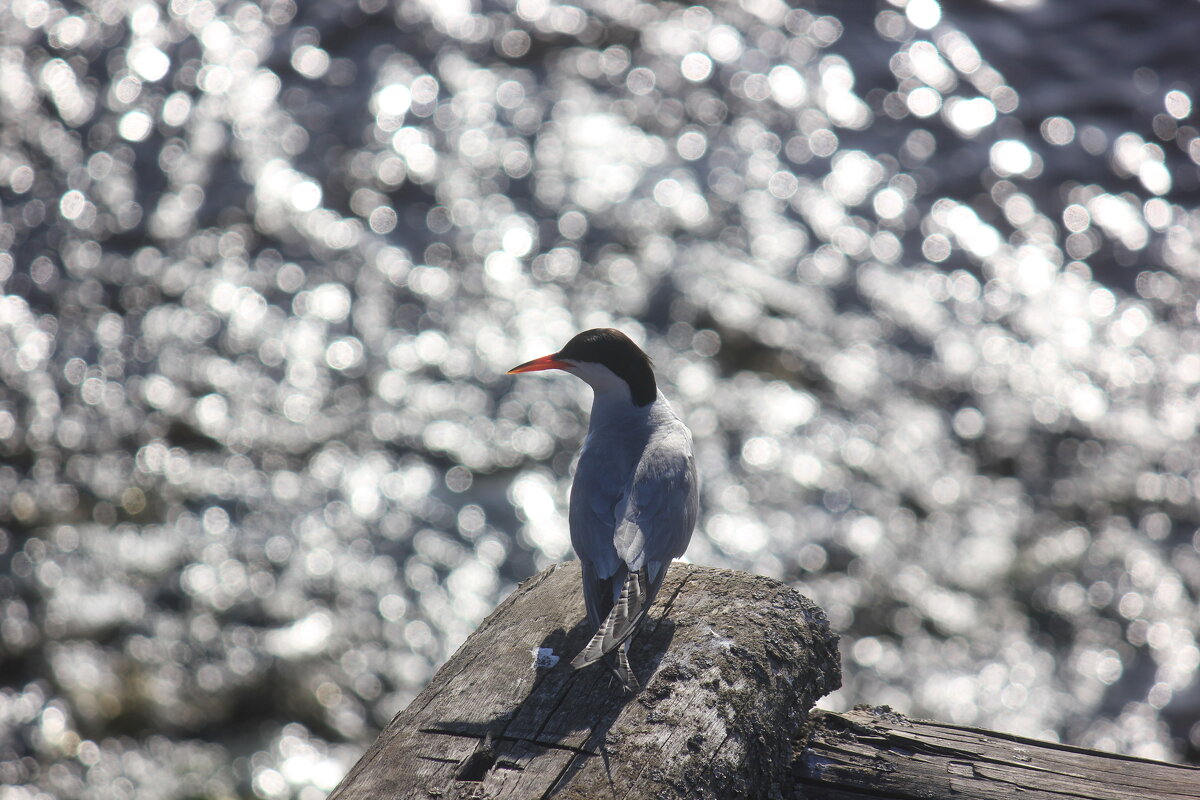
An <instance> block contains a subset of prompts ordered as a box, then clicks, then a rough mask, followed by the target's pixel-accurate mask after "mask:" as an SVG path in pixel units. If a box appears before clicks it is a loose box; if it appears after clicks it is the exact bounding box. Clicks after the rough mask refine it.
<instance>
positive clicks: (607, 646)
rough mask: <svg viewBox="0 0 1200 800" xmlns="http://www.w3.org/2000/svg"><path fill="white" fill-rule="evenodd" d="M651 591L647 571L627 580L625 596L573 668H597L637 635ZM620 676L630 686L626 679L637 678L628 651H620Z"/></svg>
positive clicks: (618, 668)
mask: <svg viewBox="0 0 1200 800" xmlns="http://www.w3.org/2000/svg"><path fill="white" fill-rule="evenodd" d="M648 588H649V587H648V586H647V581H646V570H645V568H642V569H639V570H637V571H636V572H633V571H631V572H630V573H629V574H628V575H626V576H625V585H624V586H623V587H622V588H621V596H620V597H619V598H617V602H616V603H615V604H614V605H613V607H612V610H611V611H609V612H608V616H607V617H605V618H604V622H602V623H601V624H600V629H599V630H598V631H596V634H595V635H594V636H593V637H592V640H591V641H590V642H588V643H587V647H585V648H583V651H582V652H581V653H580V654H579V655H577V656H575V660H574V661H572V662H571V666H573V667H574V668H575V669H581V668H583V667H586V666H588V665H589V664H595V663H596V662H597V661H599V660H600V659H602V658H604V656H606V655H607V654H609V653H611V652H612V651H613V650H616V649H617V648H618V647H620V646H621V644H622V643H623V642H624V641H625V640H626V639H628V638H629V637H630V636H632V635H633V634H634V633H635V632H636V631H637V629H638V626H639V625H641V624H642V619H643V618H644V617H645V616H646V611H647V608H648V605H649V603H648V600H649V599H650V598H649V597H648ZM622 667H624V670H623V671H624V673H625V674H624V675H622V674H621V673H622ZM617 675H618V677H620V678H621V682H622V683H625V684H626V685H627V686H628V685H629V682H628V681H627V680H626V678H627V677H628V678H629V679H632V678H633V673H632V672H630V671H629V660H628V658H626V657H625V652H624V650H622V651H620V653H619V654H618V657H617ZM633 685H635V686H636V685H637V681H633Z"/></svg>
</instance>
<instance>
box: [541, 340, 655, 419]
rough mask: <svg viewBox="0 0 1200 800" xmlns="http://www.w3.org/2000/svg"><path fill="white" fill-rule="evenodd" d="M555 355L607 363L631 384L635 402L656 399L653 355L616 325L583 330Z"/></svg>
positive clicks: (570, 359) (612, 370) (609, 367)
mask: <svg viewBox="0 0 1200 800" xmlns="http://www.w3.org/2000/svg"><path fill="white" fill-rule="evenodd" d="M554 355H555V357H557V358H561V359H566V360H567V361H586V362H588V363H591V364H603V365H604V366H606V367H608V369H609V370H610V371H611V372H612V373H613V374H614V375H616V376H617V377H618V378H621V379H622V380H624V381H625V383H627V384H629V395H630V397H632V398H633V402H634V405H639V406H644V405H648V404H650V403H653V402H654V398H655V397H656V396H657V395H658V385H657V384H656V383H655V382H654V369H653V365H652V364H651V362H650V356H648V355H646V354H645V353H643V352H642V348H640V347H638V346H637V345H636V344H634V343H633V340H632V339H630V338H629V337H628V336H626V335H625V334H623V333H621V332H620V331H619V330H617V329H616V328H592V329H591V330H590V331H584V332H583V333H581V334H578V335H577V336H575V338H573V339H571V341H569V342H567V343H566V345H565V346H564V347H563V349H562V350H559V351H558V352H557V353H555V354H554Z"/></svg>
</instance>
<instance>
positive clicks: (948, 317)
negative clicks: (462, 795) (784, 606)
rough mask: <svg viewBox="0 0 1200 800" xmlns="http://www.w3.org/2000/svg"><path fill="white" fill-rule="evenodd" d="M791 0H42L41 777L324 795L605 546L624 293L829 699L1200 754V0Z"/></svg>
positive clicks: (714, 542)
mask: <svg viewBox="0 0 1200 800" xmlns="http://www.w3.org/2000/svg"><path fill="white" fill-rule="evenodd" d="M794 6H795V4H787V3H782V2H753V3H751V2H744V3H743V2H734V1H733V0H730V1H729V2H715V3H711V4H706V5H704V6H699V5H696V6H686V5H676V4H669V3H653V4H649V3H642V4H620V3H617V4H613V3H600V2H584V3H580V4H576V5H568V4H554V3H548V2H528V1H527V0H521V2H517V3H509V4H483V5H482V6H481V5H480V4H471V3H466V2H435V3H428V2H417V1H416V0H411V1H410V0H402V2H399V3H397V4H393V5H387V4H385V3H382V2H377V1H376V0H359V1H358V2H349V1H348V0H335V2H332V3H326V4H308V5H305V4H296V3H292V2H286V1H285V2H266V3H262V4H252V3H243V2H234V3H226V4H218V3H213V2H207V0H198V1H196V2H192V1H191V0H174V1H173V2H171V3H168V4H166V5H157V4H153V3H142V4H134V5H132V6H128V7H126V6H119V5H117V4H113V3H110V2H98V3H91V4H84V5H83V6H80V7H78V8H70V9H68V8H66V7H60V4H58V3H55V2H51V1H50V0H28V1H27V2H20V3H10V4H7V5H0V130H2V131H3V133H2V134H0V661H2V662H3V670H4V676H5V681H4V688H2V689H0V721H2V723H3V724H0V784H3V785H4V786H5V787H10V788H6V791H8V792H10V793H12V794H13V796H14V797H35V796H46V795H48V796H87V797H91V796H97V797H98V796H107V794H106V793H111V791H112V787H120V791H121V793H123V794H124V795H127V796H133V797H170V798H185V797H202V796H203V797H208V796H212V797H218V796H219V797H229V796H256V797H264V798H267V797H269V798H291V797H295V798H303V800H309V798H313V797H319V796H324V794H325V793H327V792H328V790H329V789H330V788H331V787H332V786H333V785H334V784H336V782H337V780H338V779H339V778H340V776H341V775H342V774H343V773H344V771H345V770H346V769H348V768H349V766H350V764H352V763H353V761H354V760H355V759H356V758H357V756H358V755H359V754H360V753H361V751H362V748H363V747H364V746H365V745H366V743H368V742H369V741H370V740H371V738H372V736H373V735H374V733H375V732H377V731H378V730H379V729H380V728H381V727H382V726H383V725H386V723H387V722H388V720H389V719H390V718H391V716H392V715H393V714H394V713H395V712H396V711H397V710H399V709H400V708H402V707H403V706H404V705H405V704H406V703H407V702H408V701H409V700H411V699H412V698H413V697H414V696H416V694H417V693H418V692H419V691H420V690H421V689H422V688H423V687H424V686H425V685H426V683H427V682H428V680H429V678H430V677H431V675H432V674H433V672H434V670H435V669H436V668H437V667H438V665H440V664H441V663H442V662H443V661H444V660H445V659H446V658H447V657H448V656H449V655H450V654H451V653H452V652H453V651H454V649H455V648H456V647H457V646H458V645H459V644H460V643H461V642H462V641H463V640H464V639H465V638H466V637H467V636H468V635H470V633H471V631H473V630H474V629H475V627H476V626H477V625H478V624H479V623H480V622H481V621H482V619H483V618H484V617H485V616H486V615H487V614H488V613H489V612H490V610H491V609H492V608H494V607H495V605H496V604H497V603H498V602H499V600H500V599H501V598H502V597H504V596H505V595H506V594H507V593H508V592H509V591H511V589H512V588H513V587H514V586H515V585H516V583H517V582H518V581H520V580H522V579H524V578H526V577H528V576H529V575H531V574H533V573H534V572H535V571H536V570H538V569H540V568H542V567H545V566H546V565H548V564H550V563H552V562H553V561H557V560H560V559H563V558H568V557H570V543H569V535H568V529H567V525H566V515H565V509H566V502H567V495H568V489H569V486H570V467H571V463H572V459H573V457H574V453H575V452H576V450H577V448H578V445H579V442H580V440H581V438H582V436H583V435H584V432H585V430H586V412H587V404H588V397H587V393H586V391H585V390H584V388H583V387H582V386H581V385H578V384H577V383H575V382H572V381H570V380H569V379H566V378H564V377H562V376H559V377H558V378H557V379H545V380H535V379H530V380H522V381H513V380H511V379H509V378H507V377H505V376H504V372H505V370H506V369H508V368H509V367H511V366H513V365H514V364H516V363H519V362H521V361H523V360H526V359H528V358H530V357H533V356H537V355H542V354H544V353H547V352H552V351H553V350H554V349H555V348H557V347H558V346H560V345H561V344H562V343H563V342H565V341H566V340H567V339H568V338H569V337H570V336H571V335H572V334H574V333H575V332H577V331H578V330H581V329H583V328H587V327H591V326H597V325H618V326H620V327H622V328H624V329H625V330H626V331H628V332H629V333H630V334H631V335H633V336H634V337H635V338H637V339H638V340H639V341H641V342H643V343H644V344H645V345H646V347H647V349H648V350H649V352H650V353H651V355H652V356H653V357H654V359H655V361H656V365H657V369H658V374H659V377H660V381H661V384H662V386H663V388H664V391H665V392H666V394H667V395H668V396H669V397H670V398H671V400H672V402H673V403H674V405H675V406H676V407H677V409H678V410H679V412H680V414H681V416H683V417H684V419H685V420H686V421H687V422H688V424H689V425H690V427H691V428H692V430H693V432H694V434H695V438H696V447H697V457H698V459H699V462H700V469H701V472H702V474H703V479H704V480H703V487H704V488H703V501H702V513H701V521H700V524H699V527H698V530H697V533H696V536H695V538H694V540H693V543H692V547H691V549H690V551H689V554H688V557H689V559H691V560H693V561H696V562H701V563H709V564H716V565H721V566H727V567H734V568H739V569H746V570H751V571H754V572H758V573H762V574H766V575H770V576H772V577H776V578H779V579H781V580H785V581H788V582H789V583H791V584H793V585H795V586H796V587H798V588H799V589H801V590H802V591H804V592H805V593H807V594H809V595H811V596H812V597H813V598H814V599H815V600H816V601H817V602H818V603H820V604H821V605H822V607H824V608H825V609H826V611H827V612H828V614H829V618H830V620H831V622H832V624H833V626H834V627H835V628H836V629H837V631H838V632H839V634H840V635H841V636H842V641H843V645H844V647H843V660H844V664H845V686H844V688H843V689H842V690H840V691H839V692H837V693H835V694H834V695H832V696H831V697H829V698H827V699H826V700H824V701H823V702H824V704H825V705H826V706H827V707H829V708H834V709H839V708H847V707H849V706H851V705H853V704H855V703H859V702H869V703H873V704H890V705H891V706H893V707H894V708H896V709H898V710H900V711H903V712H907V713H912V714H915V715H918V716H923V717H930V718H936V719H943V720H948V721H951V722H958V723H963V724H971V725H981V726H985V727H990V728H996V729H1000V730H1003V731H1009V732H1012V733H1016V734H1022V735H1032V736H1040V737H1045V738H1051V739H1061V740H1064V741H1068V742H1071V743H1074V744H1079V745H1084V746H1092V747H1100V748H1104V749H1109V750H1115V751H1119V752H1124V753H1130V754H1134V755H1140V756H1147V757H1153V758H1169V759H1179V760H1185V759H1190V760H1192V761H1196V760H1197V759H1200V755H1198V754H1200V726H1197V725H1196V723H1195V720H1196V718H1197V716H1198V715H1200V706H1198V701H1197V696H1198V694H1197V692H1198V689H1197V686H1198V684H1197V678H1196V674H1197V667H1198V666H1200V648H1198V646H1197V638H1198V637H1200V617H1198V615H1197V614H1196V607H1197V602H1198V601H1200V534H1197V530H1198V529H1200V514H1198V512H1197V509H1198V508H1200V503H1198V502H1197V501H1198V499H1200V488H1198V487H1200V457H1198V456H1197V453H1196V448H1195V446H1194V442H1195V437H1196V435H1197V429H1198V426H1200V412H1198V410H1197V409H1198V408H1200V404H1198V401H1200V355H1197V354H1198V353H1200V334H1198V333H1197V331H1198V330H1200V327H1198V324H1197V323H1198V322H1200V318H1198V316H1197V314H1198V311H1197V308H1198V306H1197V297H1200V285H1198V281H1200V271H1198V270H1197V268H1196V264H1197V263H1200V211H1198V210H1197V208H1196V204H1195V194H1196V191H1197V188H1198V187H1200V173H1198V170H1197V165H1200V136H1198V135H1197V132H1196V129H1195V120H1194V109H1193V97H1194V94H1195V90H1194V87H1195V85H1196V81H1197V76H1196V75H1195V74H1194V71H1193V72H1188V71H1187V69H1186V68H1184V67H1182V66H1180V65H1178V64H1174V63H1173V62H1171V61H1170V54H1171V53H1173V52H1191V50H1192V49H1194V42H1193V41H1192V38H1194V33H1193V32H1192V31H1193V30H1194V25H1191V26H1189V25H1188V24H1186V23H1187V22H1189V21H1190V22H1192V23H1194V22H1195V21H1196V12H1184V11H1180V10H1178V9H1173V10H1172V11H1171V13H1170V14H1167V13H1163V14H1160V15H1157V16H1156V15H1155V14H1154V13H1153V11H1152V10H1147V9H1145V8H1144V7H1142V6H1141V5H1139V4H1137V3H1130V4H1128V5H1127V6H1122V8H1123V10H1122V11H1121V12H1120V14H1123V15H1125V17H1127V18H1128V20H1129V21H1130V24H1129V25H1122V26H1120V28H1121V30H1122V34H1121V36H1119V37H1117V38H1116V39H1114V38H1113V33H1112V30H1113V27H1112V22H1111V20H1112V17H1111V16H1110V13H1117V12H1110V11H1107V10H1104V9H1101V10H1095V9H1091V8H1090V7H1088V6H1087V4H1077V5H1073V6H1071V7H1070V8H1067V7H1066V6H1062V5H1061V4H1059V5H1057V6H1056V5H1055V4H1038V3H1030V2H1021V3H999V2H997V3H992V4H984V5H982V6H979V5H971V4H966V5H963V4H943V3H939V2H937V1H936V0H893V1H892V2H889V3H887V4H885V5H881V6H880V7H878V8H876V7H875V6H871V5H869V4H865V5H860V4H845V6H844V7H839V8H838V9H837V10H836V11H835V12H831V13H827V14H826V13H822V12H820V11H817V10H813V9H809V8H802V7H794ZM1077 6H1078V7H1077ZM1106 9H1107V7H1106ZM1018 11H1019V12H1020V13H1017V12H1018ZM1180 15H1182V16H1180ZM1125 17H1122V18H1123V19H1124V18H1125ZM1156 19H1161V20H1163V22H1161V23H1160V24H1157V25H1144V24H1142V23H1145V22H1146V21H1147V20H1151V21H1153V20H1156ZM1133 23H1138V24H1133ZM1124 36H1128V37H1135V38H1136V37H1143V38H1144V39H1145V42H1143V44H1146V46H1145V47H1133V46H1128V47H1126V46H1124V39H1123V38H1122V37H1124ZM1188 37H1191V38H1188ZM1114 41H1119V42H1121V43H1122V46H1121V47H1119V48H1117V49H1118V50H1119V52H1115V51H1114V52H1108V51H1105V57H1104V58H1099V57H1098V56H1097V51H1096V50H1095V48H1097V47H1101V45H1103V43H1106V42H1114ZM1147 43H1149V44H1147ZM1131 59H1133V60H1131ZM1139 59H1140V60H1139ZM1155 59H1157V60H1155ZM1063 63H1072V64H1080V65H1083V68H1081V69H1080V70H1079V71H1078V74H1076V72H1074V71H1073V72H1070V73H1069V74H1068V73H1067V72H1066V71H1064V70H1062V68H1061V64H1063Z"/></svg>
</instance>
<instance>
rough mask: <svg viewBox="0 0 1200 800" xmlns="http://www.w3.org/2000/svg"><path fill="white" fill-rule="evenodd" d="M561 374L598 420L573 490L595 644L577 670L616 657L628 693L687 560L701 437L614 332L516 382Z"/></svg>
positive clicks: (643, 359) (576, 345)
mask: <svg viewBox="0 0 1200 800" xmlns="http://www.w3.org/2000/svg"><path fill="white" fill-rule="evenodd" d="M548 369H558V370H562V371H564V372H569V373H571V374H572V375H575V376H577V377H579V378H581V379H583V380H584V381H585V382H586V383H587V384H588V385H589V386H591V387H592V392H593V400H592V414H591V421H590V423H589V426H588V433H587V438H586V439H585V440H584V443H583V450H582V451H581V452H580V454H579V462H578V465H577V466H576V468H575V479H574V481H573V482H572V484H571V506H570V525H571V545H572V546H573V547H574V548H575V554H576V555H577V556H578V557H579V562H580V564H581V566H582V571H583V600H584V604H585V606H586V607H587V618H588V622H589V624H590V625H591V626H592V628H593V629H594V630H595V635H594V636H593V637H592V639H591V641H589V642H588V644H587V646H586V647H585V648H584V649H583V651H582V652H581V653H580V654H579V655H578V656H576V657H575V659H574V660H573V661H572V662H571V665H572V666H573V667H575V668H576V669H580V668H582V667H586V666H588V665H590V664H594V663H596V662H597V661H600V660H602V659H604V658H605V656H607V655H608V654H610V653H612V652H613V651H614V650H615V651H616V661H617V664H616V666H615V667H614V668H613V671H614V672H615V673H616V675H617V678H618V679H619V680H620V681H621V683H622V684H623V685H624V687H625V688H626V689H627V690H629V691H636V690H637V688H638V683H637V679H636V678H634V676H633V671H632V670H631V669H630V666H629V656H628V651H629V645H630V641H631V640H630V637H632V636H633V635H634V633H636V632H637V630H638V627H639V626H640V625H641V624H642V621H643V620H644V618H645V616H646V612H647V610H648V609H649V608H650V604H651V603H652V602H654V597H655V595H656V594H658V590H659V588H660V587H661V586H662V583H663V578H665V577H666V574H667V567H668V566H669V565H670V563H671V560H672V559H674V558H678V557H680V556H682V555H683V553H684V551H685V550H687V546H688V541H689V540H690V539H691V538H692V529H693V528H694V527H695V526H696V516H697V512H698V507H699V479H698V477H697V474H696V459H695V456H694V454H693V452H692V434H691V432H690V431H689V430H688V429H687V427H686V426H685V425H684V424H683V422H682V421H680V419H679V417H678V416H676V415H675V412H674V411H673V410H671V406H670V404H669V403H668V402H667V399H666V398H665V397H663V394H662V392H660V391H659V390H658V385H657V384H656V382H655V380H654V369H653V367H652V365H651V363H650V358H649V357H648V356H647V355H646V354H645V353H644V352H642V349H641V348H640V347H638V346H637V345H636V344H634V343H633V341H632V340H631V339H630V338H629V337H628V336H626V335H625V334H624V333H621V332H620V331H618V330H616V329H614V328H594V329H592V330H589V331H584V332H583V333H580V334H579V335H577V336H575V338H573V339H571V341H569V342H567V344H566V345H565V346H564V347H563V348H562V349H561V350H559V351H558V352H557V353H551V354H550V355H548V356H542V357H541V358H535V359H534V360H532V361H527V362H525V363H524V364H521V365H519V366H516V367H513V368H512V369H510V370H509V371H508V374H510V375H514V374H517V373H522V372H536V371H539V370H548Z"/></svg>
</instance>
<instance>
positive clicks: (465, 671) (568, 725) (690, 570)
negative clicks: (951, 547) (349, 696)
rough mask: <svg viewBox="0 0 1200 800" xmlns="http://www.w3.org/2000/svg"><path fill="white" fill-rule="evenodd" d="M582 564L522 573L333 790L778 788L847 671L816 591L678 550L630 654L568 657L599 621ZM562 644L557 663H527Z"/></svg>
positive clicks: (629, 793) (413, 793) (664, 792)
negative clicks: (580, 662) (805, 729)
mask: <svg viewBox="0 0 1200 800" xmlns="http://www.w3.org/2000/svg"><path fill="white" fill-rule="evenodd" d="M583 617H584V610H583V601H582V594H581V589H580V579H579V566H578V564H576V563H568V564H560V565H556V566H554V567H551V568H550V569H548V570H546V571H545V572H542V573H541V574H539V575H537V576H535V577H533V578H531V579H530V580H528V581H526V582H525V583H523V584H522V585H521V586H520V587H519V588H518V589H517V590H516V591H514V592H513V594H512V595H511V596H510V597H509V598H508V599H506V600H505V601H504V602H503V603H502V604H501V605H500V606H499V607H498V608H497V609H496V611H495V612H493V613H492V615H491V616H489V617H488V618H487V619H486V620H485V621H484V623H483V624H482V625H481V626H480V628H479V630H477V631H476V632H475V633H474V634H472V636H471V637H470V638H469V639H468V640H467V641H466V642H465V643H464V644H463V646H462V647H461V648H459V651H458V652H457V653H456V654H455V655H454V656H453V657H452V658H451V659H450V660H449V661H448V662H447V663H446V664H445V665H444V666H443V667H442V668H441V670H439V671H438V673H437V675H435V676H434V679H433V681H432V682H431V683H430V685H429V687H428V688H427V689H426V690H425V691H424V692H422V693H421V695H420V696H418V697H417V698H416V699H415V700H414V701H413V702H412V703H411V704H410V705H409V707H408V708H406V709H404V710H403V711H402V712H400V713H399V714H398V715H397V716H396V718H395V719H394V720H392V722H391V724H390V725H389V726H388V727H387V729H386V730H385V731H384V732H383V733H382V734H381V735H380V736H379V738H378V740H377V741H376V742H375V744H374V745H372V747H371V748H370V749H369V750H368V751H367V752H366V754H364V755H363V757H362V759H361V760H360V761H359V762H358V763H357V764H356V765H355V766H354V767H353V768H352V769H351V771H350V773H349V774H348V775H347V776H346V778H345V779H344V780H343V781H342V783H341V784H340V785H339V786H338V787H337V788H336V789H335V790H334V792H333V794H332V795H331V796H330V797H331V800H381V798H388V799H389V800H391V799H392V798H433V797H436V798H442V800H449V799H450V798H497V799H499V798H537V797H550V796H553V797H556V798H564V800H565V799H566V798H589V800H592V799H594V798H606V797H613V798H621V800H629V798H638V797H662V798H671V797H679V798H685V797H686V798H727V797H762V796H771V795H774V796H780V795H781V794H782V792H783V791H784V789H785V786H787V785H790V774H789V771H790V764H791V760H792V744H793V739H794V737H795V736H796V735H797V734H798V732H799V731H800V730H801V727H802V725H803V723H804V722H805V720H806V718H807V713H808V710H809V709H810V708H811V707H812V704H813V703H814V702H815V700H816V699H817V698H818V697H820V696H822V695H824V694H827V693H828V692H830V691H832V690H833V689H835V688H837V687H838V685H839V683H840V671H839V666H838V665H839V662H838V655H837V637H836V636H835V635H834V634H832V633H831V632H830V630H829V626H828V624H827V622H826V620H825V616H824V614H823V613H822V612H821V610H820V609H819V608H817V607H816V606H815V605H813V603H812V602H811V601H809V600H808V599H806V598H804V597H802V596H801V595H799V594H798V593H797V592H795V591H794V590H792V589H789V588H788V587H786V586H783V585H782V584H780V583H778V582H776V581H772V580H770V579H768V578H763V577H761V576H757V575H750V574H747V573H741V572H733V571H730V570H720V569H712V568H708V567H700V566H694V565H690V564H675V565H674V566H672V567H671V569H670V571H669V572H668V575H667V579H666V581H665V583H664V585H663V588H662V590H661V592H660V593H659V595H658V599H657V600H656V602H655V606H654V608H653V609H652V611H651V614H650V620H649V621H648V623H647V624H646V626H645V628H644V629H643V631H642V632H640V633H639V634H638V636H637V637H636V639H635V641H634V644H633V647H632V648H631V650H630V654H629V656H630V661H631V663H632V665H633V670H634V673H635V675H636V676H637V678H638V680H639V681H640V682H641V683H642V685H643V686H644V687H645V688H644V689H643V690H642V691H641V692H639V693H637V694H634V695H631V694H628V693H626V692H625V691H624V690H623V689H622V688H621V686H620V685H619V684H618V683H617V682H616V680H615V679H614V678H613V677H612V676H611V674H610V673H609V671H608V670H607V669H606V668H605V667H604V666H603V665H594V666H592V667H588V668H586V669H583V670H579V671H575V670H572V669H571V667H570V665H569V663H568V662H569V661H570V659H571V658H572V657H574V655H575V654H576V653H577V652H578V651H579V650H580V649H582V648H583V646H584V645H585V644H586V643H587V640H588V638H589V636H590V634H591V633H592V632H591V631H589V630H587V629H586V627H585V626H584V624H583ZM538 648H548V649H551V650H553V652H554V654H555V655H557V656H558V657H559V659H560V660H559V662H558V664H557V666H555V667H553V668H550V669H546V668H536V667H534V666H533V661H534V659H533V652H534V651H536V650H537V649H538Z"/></svg>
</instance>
